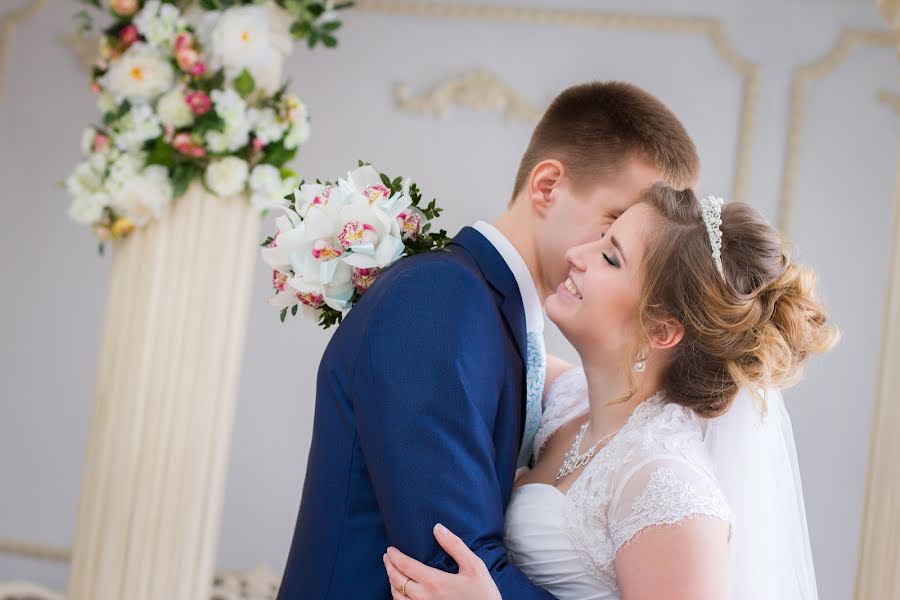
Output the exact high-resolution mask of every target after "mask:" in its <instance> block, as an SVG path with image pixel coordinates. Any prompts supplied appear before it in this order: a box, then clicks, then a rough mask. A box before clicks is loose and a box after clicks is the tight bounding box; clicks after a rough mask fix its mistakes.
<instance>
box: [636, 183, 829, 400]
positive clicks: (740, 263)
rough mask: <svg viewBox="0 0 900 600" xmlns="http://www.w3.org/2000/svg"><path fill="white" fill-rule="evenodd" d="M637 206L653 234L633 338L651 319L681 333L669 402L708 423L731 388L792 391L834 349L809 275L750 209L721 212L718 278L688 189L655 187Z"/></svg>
mask: <svg viewBox="0 0 900 600" xmlns="http://www.w3.org/2000/svg"><path fill="white" fill-rule="evenodd" d="M645 201H646V202H647V203H648V204H649V205H650V206H651V207H652V208H653V209H654V210H655V212H656V213H657V216H658V228H654V234H653V236H652V239H651V240H650V242H649V247H648V249H647V252H646V254H645V256H644V262H643V265H642V269H643V274H644V286H643V291H642V297H641V301H640V304H639V309H638V310H639V322H640V324H641V331H642V337H643V336H644V335H647V332H650V331H653V328H654V326H655V324H656V323H657V322H658V321H659V320H660V319H665V318H672V317H674V318H675V319H676V320H677V321H678V322H680V323H681V324H682V325H683V326H684V338H683V339H682V340H681V342H680V343H679V344H678V345H677V346H676V347H675V348H674V351H673V354H672V358H671V362H670V363H669V365H668V366H667V368H666V370H665V372H664V374H663V380H662V390H663V391H664V392H665V394H666V397H667V399H668V400H669V401H671V402H675V403H677V404H680V405H682V406H685V407H687V408H690V409H691V410H693V411H694V412H695V413H696V414H698V415H700V416H702V417H714V416H718V415H720V414H722V413H723V412H725V410H726V409H727V408H728V407H729V406H730V405H731V402H732V400H733V399H734V396H735V394H736V393H737V391H738V389H739V388H741V387H748V388H750V389H757V388H759V387H760V386H773V387H776V388H784V387H788V386H790V385H793V384H794V383H796V382H797V381H798V379H799V378H800V375H801V373H802V365H803V363H804V362H805V361H806V359H807V358H808V357H809V356H810V355H811V354H813V353H819V352H825V351H827V350H829V349H830V348H831V347H832V346H834V344H835V343H836V342H837V340H838V338H839V332H838V329H837V328H836V327H835V326H834V325H832V324H830V323H829V322H828V317H827V314H826V312H825V308H824V306H823V304H822V303H821V301H820V300H819V299H818V297H817V295H816V292H815V285H816V274H815V272H814V271H813V270H812V269H811V268H809V267H807V266H804V265H800V264H797V263H795V262H793V261H792V260H791V259H790V257H789V256H788V254H787V252H786V251H785V246H784V242H783V241H782V238H781V235H780V234H779V233H778V232H777V231H776V230H775V229H774V228H772V226H771V225H769V224H768V223H767V222H766V220H765V219H764V218H763V217H762V215H760V214H759V213H758V212H757V211H756V210H754V209H753V208H752V207H750V206H749V205H747V204H744V203H740V202H734V203H731V204H727V205H726V206H725V207H724V209H723V210H722V225H721V230H722V265H723V267H724V272H725V276H724V278H723V277H722V275H721V274H720V273H719V271H718V270H717V268H716V265H715V262H714V261H713V257H712V249H711V246H710V241H709V236H708V233H707V230H706V226H705V225H704V223H703V219H702V217H701V211H700V207H699V203H698V201H697V198H696V196H695V195H694V193H693V192H692V191H691V190H684V191H677V190H674V189H672V188H671V187H669V186H666V185H664V184H656V185H655V186H653V187H652V188H651V189H650V191H649V192H648V193H647V194H646V197H645ZM642 342H643V340H640V341H639V343H638V345H642Z"/></svg>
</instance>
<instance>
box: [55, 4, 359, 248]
mask: <svg viewBox="0 0 900 600" xmlns="http://www.w3.org/2000/svg"><path fill="white" fill-rule="evenodd" d="M82 2H84V3H87V4H90V5H94V6H95V7H97V8H101V0H82ZM349 4H350V3H344V4H339V5H335V4H333V2H332V1H330V0H323V1H318V2H315V1H308V0H278V1H275V0H268V1H260V0H199V1H182V2H175V1H173V0H169V1H163V0H103V5H105V6H106V7H107V8H108V9H109V12H110V13H111V15H112V18H113V22H112V24H111V25H110V26H109V27H107V28H106V29H104V30H103V31H102V33H101V36H100V41H99V49H98V55H99V59H98V61H97V63H96V64H95V66H94V68H93V71H92V74H91V88H92V89H93V91H94V92H96V93H97V94H98V95H99V101H98V105H99V108H100V110H101V112H102V113H103V116H102V123H101V124H98V125H95V126H92V127H88V128H87V129H86V130H85V132H84V135H83V137H82V144H81V147H82V152H83V155H84V161H83V162H82V163H81V164H79V165H78V166H77V167H76V169H75V170H74V172H73V173H72V174H71V175H70V176H69V177H68V179H67V180H66V188H67V190H68V191H69V193H70V195H71V196H72V203H71V205H70V207H69V215H70V216H71V218H72V219H73V220H74V221H76V222H78V223H80V224H84V225H88V226H91V227H92V229H93V231H94V233H95V235H96V236H97V238H98V239H99V240H100V250H101V252H102V250H103V242H105V241H106V240H109V239H113V238H119V237H123V236H126V235H128V234H129V233H130V232H131V231H132V230H133V229H134V228H135V227H142V226H144V225H146V224H147V223H149V222H150V221H152V220H154V219H159V218H160V217H161V216H162V213H163V210H164V209H165V208H166V206H167V205H168V204H170V203H171V202H172V201H173V200H175V199H177V198H178V197H180V196H181V195H183V194H184V193H185V191H186V190H187V188H188V186H189V184H190V183H191V182H192V181H194V180H195V179H199V180H200V181H201V182H202V183H203V185H204V186H205V187H206V189H207V190H208V191H210V192H211V193H213V194H215V195H217V196H223V197H224V196H232V195H235V194H242V193H245V192H249V195H250V198H251V201H252V203H253V204H254V206H256V207H258V208H259V209H260V210H264V209H266V208H267V207H269V206H271V205H273V204H277V202H278V201H279V200H280V199H282V198H283V197H284V195H285V194H286V193H287V192H288V191H289V190H291V189H292V188H293V187H294V186H295V185H296V183H297V181H296V178H295V176H294V174H293V172H292V171H290V170H289V169H287V168H285V165H286V163H288V162H289V161H290V160H291V159H293V158H294V156H295V155H296V153H297V150H298V148H299V147H300V145H301V144H303V143H304V142H305V141H306V139H307V137H308V136H309V117H308V115H307V111H306V107H305V105H304V104H303V102H302V101H301V100H300V99H299V98H297V97H296V96H294V95H292V94H290V93H287V90H286V87H287V86H286V85H285V84H282V82H281V76H282V67H283V64H284V61H285V59H286V58H287V56H288V55H289V54H290V51H291V48H292V37H294V38H305V39H306V40H307V43H308V44H309V46H310V47H312V46H314V45H315V44H316V43H319V42H321V43H322V44H323V45H325V46H329V47H332V46H334V45H335V44H336V43H337V40H336V38H335V37H334V33H335V31H336V30H337V29H338V28H339V27H340V25H341V22H340V21H339V20H338V19H337V13H336V11H337V10H339V9H342V8H346V7H347V6H349ZM80 18H81V19H82V21H84V23H83V25H84V26H85V27H89V26H90V18H89V16H88V14H87V12H86V11H82V12H81V13H80Z"/></svg>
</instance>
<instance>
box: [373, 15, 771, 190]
mask: <svg viewBox="0 0 900 600" xmlns="http://www.w3.org/2000/svg"><path fill="white" fill-rule="evenodd" d="M356 9H357V10H361V11H365V12H370V13H375V14H385V15H407V16H421V17H433V18H445V19H472V20H481V21H495V22H502V23H523V24H532V25H564V26H576V27H593V28H601V29H630V30H638V31H651V32H663V33H684V34H689V35H702V36H706V37H707V38H709V40H710V42H711V43H712V45H713V48H714V49H715V50H716V53H717V54H718V55H719V57H720V58H721V59H722V60H723V61H724V62H725V64H726V65H728V67H729V68H730V69H731V70H732V71H734V72H736V73H737V74H738V75H740V77H741V78H742V80H743V90H742V97H741V107H740V126H739V129H738V132H737V149H736V155H735V169H734V175H733V180H732V192H731V197H732V199H734V200H739V201H746V200H747V192H748V188H749V182H750V170H751V157H752V154H753V152H752V149H753V141H754V133H755V126H756V112H757V105H758V99H759V84H760V70H759V66H758V65H756V64H754V63H752V62H750V61H748V60H746V59H744V58H743V57H741V56H740V55H739V54H738V53H737V51H736V50H735V49H734V47H733V46H732V45H731V43H730V42H729V41H728V37H727V35H726V30H725V25H724V23H722V22H721V21H716V20H711V19H691V18H683V17H663V16H652V15H612V14H602V13H595V12H586V11H569V10H553V9H538V8H515V7H501V6H474V5H464V4H463V5H451V4H439V3H430V2H417V1H414V0H358V1H357V3H356ZM448 83H450V84H452V83H453V82H448ZM445 85H447V84H445ZM440 89H441V88H440V87H439V88H438V90H440ZM513 96H515V97H517V96H518V95H517V94H515V93H513ZM441 102H443V101H441ZM441 105H442V106H443V104H441ZM503 110H504V111H505V112H506V109H505V108H504V109H503ZM507 118H509V117H508V113H507Z"/></svg>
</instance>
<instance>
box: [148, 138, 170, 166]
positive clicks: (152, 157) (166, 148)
mask: <svg viewBox="0 0 900 600" xmlns="http://www.w3.org/2000/svg"><path fill="white" fill-rule="evenodd" d="M151 144H152V146H151V147H150V154H149V155H148V156H147V164H148V165H162V166H164V167H168V168H171V167H172V166H173V165H174V164H175V148H173V147H172V145H171V144H169V143H168V142H166V141H165V140H164V139H163V138H161V137H159V138H156V140H155V141H153V142H151Z"/></svg>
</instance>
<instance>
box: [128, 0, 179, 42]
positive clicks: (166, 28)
mask: <svg viewBox="0 0 900 600" xmlns="http://www.w3.org/2000/svg"><path fill="white" fill-rule="evenodd" d="M134 26H135V27H136V28H137V30H138V33H140V34H141V35H142V36H144V38H145V39H146V40H147V41H148V42H149V43H150V44H151V45H153V46H156V47H157V48H165V49H168V48H169V47H170V46H171V45H172V44H173V43H174V42H175V35H176V34H177V33H178V32H179V31H184V30H185V28H186V27H187V22H186V21H185V20H184V19H183V18H182V16H181V13H180V12H179V11H178V8H176V7H175V6H174V5H172V4H163V3H161V2H160V0H148V2H147V3H146V4H145V5H144V8H143V9H141V12H139V13H138V14H137V15H136V16H135V17H134Z"/></svg>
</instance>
